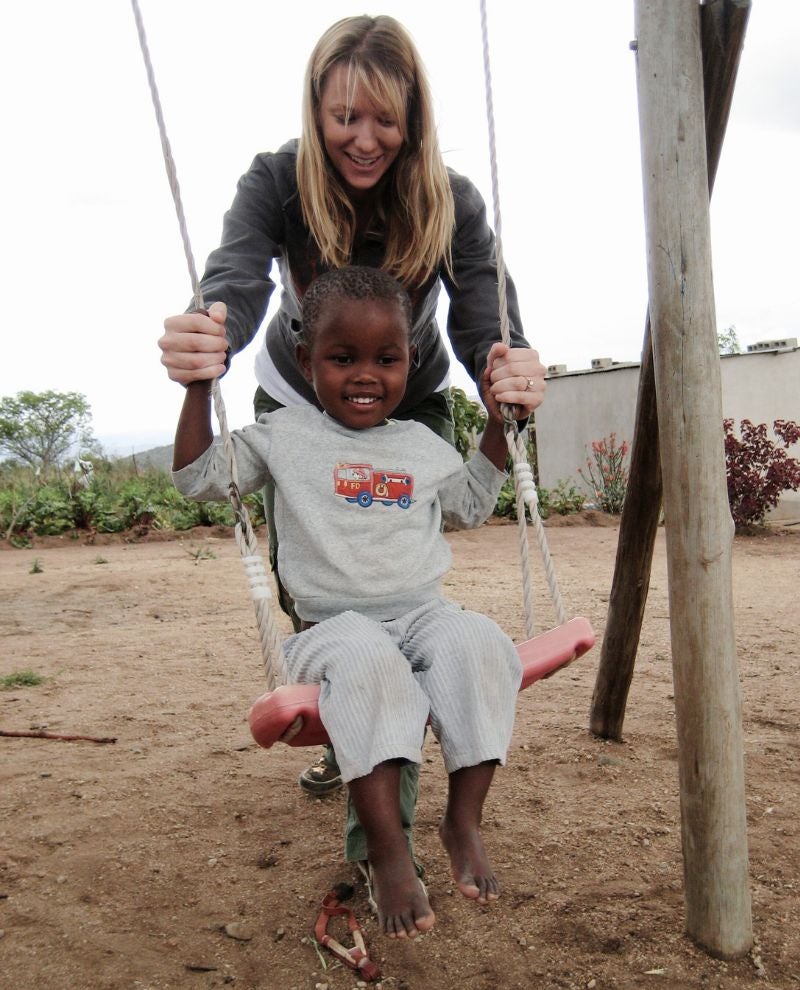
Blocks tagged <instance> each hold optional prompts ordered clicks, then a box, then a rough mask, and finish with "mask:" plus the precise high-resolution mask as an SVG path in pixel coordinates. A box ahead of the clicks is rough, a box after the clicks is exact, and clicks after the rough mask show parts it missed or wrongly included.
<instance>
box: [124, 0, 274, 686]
mask: <svg viewBox="0 0 800 990" xmlns="http://www.w3.org/2000/svg"><path fill="white" fill-rule="evenodd" d="M131 7H132V8H133V17H134V20H135V21H136V33H137V35H138V38H139V47H140V48H141V50H142V58H143V59H144V65H145V70H146V72H147V82H148V85H149V87H150V96H151V97H152V100H153V109H154V110H155V114H156V122H157V124H158V133H159V136H160V138H161V150H162V153H163V157H164V165H165V167H166V170H167V179H168V180H169V188H170V191H171V193H172V202H173V203H174V205H175V212H176V214H177V217H178V226H179V227H180V232H181V240H182V242H183V252H184V254H185V256H186V263H187V266H188V268H189V277H190V279H191V283H192V293H193V296H194V307H195V309H196V310H197V311H198V312H206V308H205V302H204V300H203V292H202V289H201V287H200V280H199V279H198V277H197V268H196V266H195V262H194V253H193V251H192V245H191V242H190V240H189V229H188V227H187V224H186V214H185V212H184V209H183V200H182V199H181V190H180V185H179V183H178V172H177V169H176V167H175V160H174V159H173V157H172V149H171V147H170V142H169V138H168V136H167V128H166V124H165V122H164V113H163V110H162V107H161V98H160V96H159V93H158V86H157V85H156V77H155V72H154V71H153V63H152V61H151V59H150V48H149V46H148V44H147V35H146V33H145V29H144V21H143V20H142V12H141V10H140V9H139V3H138V0H131ZM211 395H212V398H213V400H214V412H215V414H216V417H217V422H218V423H219V432H220V436H221V437H222V443H223V447H224V450H225V455H226V457H227V459H228V467H229V471H230V477H231V481H230V485H229V487H228V498H229V500H230V503H231V508H232V509H233V516H234V520H235V527H234V532H235V536H236V542H237V544H238V546H239V552H240V553H241V556H242V562H243V564H244V568H245V574H246V576H247V580H248V585H249V588H250V596H251V597H252V599H253V605H254V607H255V612H256V621H257V623H258V633H259V640H260V643H261V653H262V656H263V659H264V673H265V675H266V679H267V688H268V689H269V690H273V689H274V688H275V687H277V684H278V680H279V678H278V671H277V670H276V666H277V665H276V663H275V662H273V658H274V657H277V656H279V655H280V643H281V639H280V635H279V633H278V628H277V624H276V621H275V615H274V612H273V610H272V608H270V603H269V600H270V598H271V597H272V591H271V590H270V586H269V581H268V578H267V572H266V569H265V567H264V559H263V557H262V556H261V554H260V553H259V552H258V541H257V539H256V534H255V532H254V530H253V526H252V523H251V522H250V514H249V513H248V511H247V506H246V505H245V504H244V502H243V500H242V496H241V494H240V492H239V472H238V469H237V465H236V455H235V453H234V449H233V443H232V441H231V434H230V430H229V429H228V416H227V412H226V409H225V403H224V401H223V399H222V391H221V389H220V387H219V379H217V378H215V379H214V381H213V382H212V383H211Z"/></svg>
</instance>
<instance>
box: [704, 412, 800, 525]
mask: <svg viewBox="0 0 800 990" xmlns="http://www.w3.org/2000/svg"><path fill="white" fill-rule="evenodd" d="M722 425H723V428H724V431H725V466H726V472H727V480H728V502H729V504H730V507H731V515H732V516H733V521H734V524H735V525H736V527H737V528H741V527H744V526H752V525H761V524H763V522H764V518H765V516H766V514H767V511H768V510H769V509H770V508H774V507H775V506H776V505H777V504H778V500H779V499H780V496H781V494H782V493H783V492H785V491H797V489H798V488H800V461H798V460H797V459H796V458H794V457H789V455H788V454H787V452H786V450H787V448H789V447H791V446H792V444H794V443H797V442H798V441H800V425H798V424H797V423H794V422H791V421H789V420H785V419H776V420H775V422H774V423H773V424H772V429H773V431H774V433H775V436H776V437H778V438H779V440H780V441H781V443H782V446H779V445H778V444H777V443H776V442H775V441H774V440H771V439H769V437H768V436H767V424H766V423H759V424H758V425H757V426H756V425H754V424H753V423H751V422H750V420H749V419H743V420H742V421H741V423H740V424H739V428H740V433H741V437H737V436H736V434H735V433H734V432H733V420H732V419H725V420H723V424H722Z"/></svg>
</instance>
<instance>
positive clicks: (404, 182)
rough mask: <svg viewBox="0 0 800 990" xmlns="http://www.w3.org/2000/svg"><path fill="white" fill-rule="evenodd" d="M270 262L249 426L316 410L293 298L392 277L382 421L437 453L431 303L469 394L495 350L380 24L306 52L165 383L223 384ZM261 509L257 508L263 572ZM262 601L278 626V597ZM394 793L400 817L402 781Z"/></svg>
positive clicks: (424, 104)
mask: <svg viewBox="0 0 800 990" xmlns="http://www.w3.org/2000/svg"><path fill="white" fill-rule="evenodd" d="M273 260H277V263H278V270H279V272H280V277H281V286H282V293H281V301H280V308H279V310H278V312H277V313H276V315H275V316H274V317H273V318H272V320H271V321H270V323H269V326H268V327H267V332H266V338H265V344H264V347H263V348H261V349H260V351H259V353H258V355H257V356H256V361H255V371H256V378H257V380H258V388H257V390H256V395H255V400H254V404H255V412H256V415H257V416H258V415H261V414H262V413H268V412H272V411H274V410H275V409H278V408H280V407H281V406H289V405H296V404H300V403H312V404H317V400H316V396H315V395H314V392H313V390H312V389H311V387H310V385H309V383H308V382H307V381H306V380H305V378H304V377H303V375H302V373H301V371H300V368H299V366H298V364H297V360H296V356H295V352H296V339H297V331H298V329H299V327H300V325H301V321H302V300H303V295H304V293H305V291H306V289H307V288H308V286H309V285H310V284H311V282H312V281H313V280H314V279H315V278H316V277H317V276H318V275H320V274H322V273H323V272H326V271H329V270H331V269H334V268H340V267H342V266H344V265H346V264H357V265H367V266H370V267H375V268H381V269H383V270H385V271H387V272H389V273H390V274H391V275H393V276H394V277H395V278H396V279H397V280H398V281H399V282H400V283H401V284H402V285H403V286H404V288H405V289H406V290H407V291H408V293H409V295H410V296H411V300H412V303H413V328H412V340H413V344H414V346H415V354H416V357H415V361H414V366H413V368H412V369H411V372H410V374H409V379H408V387H407V389H406V393H405V396H404V398H403V401H402V402H401V404H400V406H399V407H398V409H397V410H396V412H395V413H394V416H395V418H399V419H415V420H417V421H419V422H421V423H424V424H425V425H426V426H429V427H430V428H431V429H432V430H434V431H435V432H436V433H438V434H439V435H440V436H442V437H444V438H445V439H447V440H449V441H450V442H451V443H452V442H453V441H454V433H453V420H452V410H451V402H450V398H449V392H448V383H449V379H448V369H449V356H448V353H447V349H446V347H445V344H444V341H443V340H442V337H441V335H440V332H439V328H438V325H437V322H436V306H437V301H438V297H439V291H440V287H441V285H444V287H445V289H446V291H447V293H448V296H449V300H450V305H449V313H448V320H447V332H448V336H449V338H450V341H451V344H452V347H453V350H454V352H455V354H456V357H457V358H458V359H459V361H460V362H461V363H462V364H463V365H464V367H465V368H466V369H467V371H468V372H469V374H470V376H471V377H472V379H473V381H475V382H479V381H480V380H481V375H482V372H483V370H484V368H485V366H486V356H487V354H488V352H489V349H490V348H491V345H492V344H493V343H494V342H495V341H497V340H499V339H500V329H499V316H498V302H497V265H496V259H495V245H494V236H493V234H492V231H491V229H490V228H489V226H488V224H487V221H486V208H485V204H484V202H483V199H482V198H481V196H480V194H479V193H478V191H477V189H476V188H475V187H474V185H473V184H472V183H471V182H470V181H469V180H468V179H466V178H465V177H463V176H460V175H458V174H456V173H455V172H453V171H452V170H450V169H447V168H446V167H445V165H444V161H443V159H442V155H441V152H440V150H439V145H438V141H437V137H436V126H435V121H434V118H433V111H432V101H431V96H430V91H429V88H428V83H427V80H426V75H425V70H424V67H423V65H422V62H421V60H420V57H419V54H418V53H417V51H416V48H415V46H414V44H413V42H412V40H411V38H410V37H409V35H408V33H407V32H406V30H405V29H404V28H403V27H402V25H400V24H399V23H398V22H397V21H396V20H394V19H393V18H391V17H384V16H381V17H368V16H359V17H348V18H345V19H344V20H341V21H338V22H337V23H336V24H334V25H333V26H332V27H330V28H329V29H328V30H327V31H326V32H325V33H324V34H323V36H322V38H321V39H320V40H319V42H318V43H317V45H316V47H315V49H314V51H313V52H312V54H311V58H310V60H309V63H308V68H307V71H306V76H305V85H304V96H303V123H302V134H301V137H300V139H299V141H290V142H288V143H287V144H285V145H284V146H283V147H282V148H280V149H279V150H278V151H277V152H276V153H267V154H260V155H257V156H256V158H255V159H254V161H253V163H252V165H251V167H250V169H249V171H248V172H247V173H246V174H245V175H244V176H242V178H241V179H240V180H239V185H238V188H237V192H236V196H235V198H234V201H233V204H232V206H231V208H230V210H229V211H228V213H227V214H226V215H225V221H224V226H223V233H222V241H221V244H220V246H219V247H218V248H217V249H216V250H215V251H214V252H212V254H211V256H210V257H209V259H208V262H207V264H206V270H205V274H204V276H203V279H202V289H203V296H204V299H205V301H206V304H207V305H208V307H209V312H208V315H204V314H201V313H196V312H190V313H184V314H182V315H179V316H172V317H170V318H168V319H167V320H166V321H165V323H164V330H165V332H164V335H163V336H162V337H161V339H160V340H159V346H160V347H161V349H162V352H163V353H162V359H161V360H162V363H163V364H164V365H165V366H166V368H167V370H168V373H169V376H170V378H172V379H173V380H174V381H178V382H182V383H183V384H188V383H189V382H192V381H197V380H205V379H210V378H215V377H217V376H219V375H222V374H224V372H225V370H226V367H227V364H228V361H229V360H230V356H231V354H234V353H237V352H238V351H240V350H241V349H242V348H244V347H245V346H246V345H247V344H248V343H249V342H250V341H251V340H252V338H253V337H254V336H255V334H256V332H257V330H258V328H259V325H260V324H261V321H262V320H263V318H264V315H265V313H266V309H267V305H268V302H269V299H270V296H271V293H272V291H273V289H274V288H275V285H274V283H273V282H272V281H271V279H270V277H269V275H270V270H271V267H272V263H273ZM507 286H508V310H509V320H510V325H511V338H512V348H511V350H510V351H509V352H508V354H507V355H506V356H505V357H504V359H502V360H500V361H498V362H497V364H496V366H495V368H494V370H493V372H492V375H491V383H492V384H491V392H492V394H493V395H494V396H500V395H502V397H503V401H504V402H506V403H509V404H514V405H516V406H517V407H518V408H519V412H520V416H527V415H528V414H529V413H531V412H532V411H533V410H534V409H535V408H536V407H537V406H538V405H539V404H540V402H541V401H542V397H543V393H544V387H545V385H544V374H545V369H544V367H543V365H542V364H541V362H540V361H539V356H538V354H537V353H536V351H534V350H532V349H530V348H529V346H528V344H527V342H526V341H525V338H524V337H523V335H522V329H521V324H520V318H519V309H518V305H517V298H516V292H515V289H514V286H513V283H512V282H511V281H510V280H509V281H508V283H507ZM273 495H274V493H272V492H269V491H266V492H265V503H266V510H267V520H268V523H269V524H270V544H271V548H270V557H271V562H272V566H273V569H275V564H276V560H277V540H276V536H275V533H274V528H273V526H272V497H273ZM277 577H278V574H277V571H276V578H277ZM278 587H279V592H280V593H281V605H282V607H283V608H284V610H285V611H287V612H288V613H289V614H290V615H291V614H292V608H291V601H290V600H288V599H287V596H286V595H285V594H284V593H282V589H281V585H280V581H278ZM293 622H295V626H296V628H297V625H298V624H297V622H296V617H293ZM339 784H340V777H339V776H338V769H337V768H336V767H335V764H334V763H333V761H332V760H331V759H327V758H325V757H323V759H322V760H320V761H319V763H317V764H315V765H314V766H313V767H309V769H308V770H307V771H305V773H304V774H303V775H302V776H301V785H302V786H304V787H305V788H306V789H308V790H312V791H315V792H318V793H319V792H321V791H324V790H327V789H330V788H331V787H337V786H339ZM408 788H409V790H408V793H409V803H410V809H411V810H410V812H409V815H410V817H413V796H414V793H415V786H414V782H413V781H410V782H409V783H408ZM348 858H351V859H359V858H363V857H361V856H358V855H357V854H354V855H352V856H351V855H349V854H348Z"/></svg>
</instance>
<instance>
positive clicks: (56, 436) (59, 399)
mask: <svg viewBox="0 0 800 990" xmlns="http://www.w3.org/2000/svg"><path fill="white" fill-rule="evenodd" d="M96 446H97V441H96V440H95V439H94V436H93V435H92V416H91V409H90V407H89V403H88V402H87V401H86V398H85V396H83V395H81V394H80V393H78V392H52V391H50V392H18V393H17V395H16V396H13V397H12V396H6V397H4V398H2V399H0V451H4V452H6V453H7V454H10V455H11V456H12V457H14V458H16V459H17V460H18V461H21V462H22V463H24V464H27V465H29V466H30V467H31V468H33V469H34V470H35V471H40V472H41V473H42V474H45V473H47V471H48V470H50V469H51V468H54V467H57V466H58V465H59V464H60V463H61V462H62V461H63V459H64V458H65V456H66V455H67V454H68V453H70V452H75V453H81V452H84V451H88V450H91V449H92V448H93V447H96Z"/></svg>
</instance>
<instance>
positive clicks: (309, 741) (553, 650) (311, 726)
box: [248, 617, 595, 749]
mask: <svg viewBox="0 0 800 990" xmlns="http://www.w3.org/2000/svg"><path fill="white" fill-rule="evenodd" d="M594 641H595V635H594V630H593V629H592V626H591V623H590V622H589V620H588V619H584V618H581V617H576V618H574V619H570V620H569V622H565V623H564V625H562V626H556V627H555V629H550V630H548V631H547V632H545V633H542V634H541V635H539V636H534V638H533V639H529V640H527V641H526V642H524V643H520V644H519V645H518V646H517V652H518V653H519V658H520V660H521V661H522V683H521V684H520V688H519V689H520V691H522V690H523V689H524V688H526V687H529V685H531V684H533V683H534V681H541V680H543V679H544V678H546V677H550V675H551V674H554V673H555V672H556V671H557V670H560V669H561V668H562V667H566V666H567V665H568V664H570V663H572V661H573V660H576V659H577V658H578V657H580V656H583V654H584V653H586V652H587V651H588V650H590V649H591V648H592V646H594ZM248 721H249V723H250V732H251V733H252V736H253V739H255V741H256V742H257V743H258V745H259V746H263V747H264V748H265V749H269V748H270V746H272V745H273V744H274V743H276V742H280V741H283V742H286V743H288V744H289V745H290V746H321V745H323V744H324V743H327V742H328V741H329V740H328V733H327V732H326V731H325V726H324V725H323V724H322V720H321V719H320V717H319V684H284V685H282V686H281V687H279V688H276V689H275V690H274V691H268V692H267V693H266V694H262V695H261V697H260V698H256V700H255V701H254V702H253V705H252V707H251V709H250V714H249V716H248ZM284 737H286V738H284Z"/></svg>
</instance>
